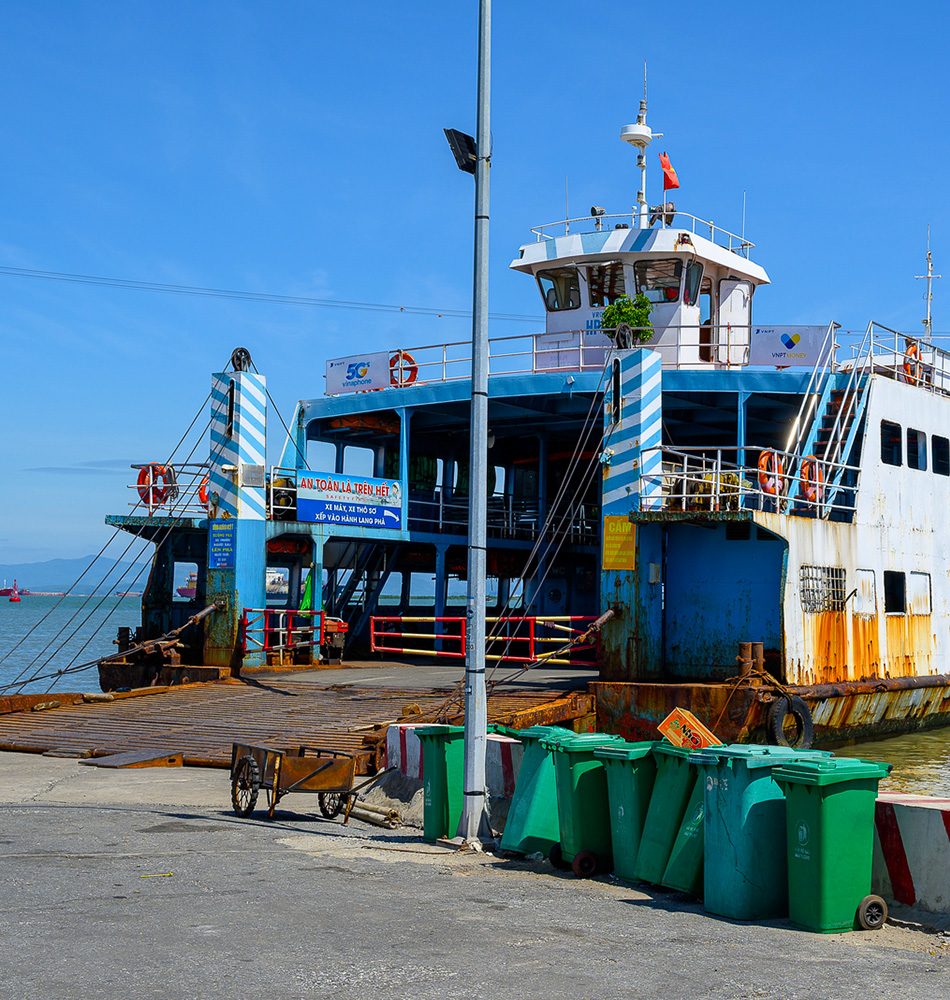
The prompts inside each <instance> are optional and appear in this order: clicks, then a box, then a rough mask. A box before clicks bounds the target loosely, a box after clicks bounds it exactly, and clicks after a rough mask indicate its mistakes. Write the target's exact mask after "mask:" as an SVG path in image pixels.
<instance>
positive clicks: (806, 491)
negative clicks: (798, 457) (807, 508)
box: [799, 455, 825, 503]
mask: <svg viewBox="0 0 950 1000" xmlns="http://www.w3.org/2000/svg"><path fill="white" fill-rule="evenodd" d="M799 477H800V479H801V483H800V492H801V495H802V496H803V497H804V498H805V499H806V500H808V501H809V502H810V503H815V502H816V501H818V502H820V501H821V498H822V495H823V494H824V489H825V474H824V472H823V471H822V468H821V462H819V461H818V457H817V456H816V455H806V456H805V457H804V458H803V459H802V467H801V470H800V473H799Z"/></svg>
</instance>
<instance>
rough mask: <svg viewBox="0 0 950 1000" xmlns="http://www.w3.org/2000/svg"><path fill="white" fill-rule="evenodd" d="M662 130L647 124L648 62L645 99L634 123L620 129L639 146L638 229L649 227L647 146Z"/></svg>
mask: <svg viewBox="0 0 950 1000" xmlns="http://www.w3.org/2000/svg"><path fill="white" fill-rule="evenodd" d="M662 135H663V133H662V132H651V131H650V126H649V125H647V64H646V62H644V64H643V100H642V101H641V102H640V111H639V113H638V114H637V121H636V124H634V125H624V127H623V128H622V129H621V130H620V138H621V139H623V141H624V142H629V143H630V145H631V146H636V147H637V166H638V167H639V168H640V188H639V190H638V191H637V208H636V212H635V213H634V216H633V224H634V226H635V227H636V228H638V229H649V224H648V223H649V218H650V213H649V209H648V208H647V157H646V150H647V146H649V145H650V140H651V139H653V138H654V136H655V137H656V138H660V137H661V136H662Z"/></svg>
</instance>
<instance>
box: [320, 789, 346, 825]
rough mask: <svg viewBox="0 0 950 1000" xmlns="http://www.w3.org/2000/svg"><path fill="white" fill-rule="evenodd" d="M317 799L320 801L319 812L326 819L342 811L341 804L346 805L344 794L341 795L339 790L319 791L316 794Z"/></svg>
mask: <svg viewBox="0 0 950 1000" xmlns="http://www.w3.org/2000/svg"><path fill="white" fill-rule="evenodd" d="M317 801H318V802H319V803H320V812H322V813H323V815H324V816H326V818H327V819H333V818H334V817H335V816H339V815H340V813H341V812H343V806H344V805H346V796H345V795H341V794H340V793H339V792H320V793H319V794H318V795H317Z"/></svg>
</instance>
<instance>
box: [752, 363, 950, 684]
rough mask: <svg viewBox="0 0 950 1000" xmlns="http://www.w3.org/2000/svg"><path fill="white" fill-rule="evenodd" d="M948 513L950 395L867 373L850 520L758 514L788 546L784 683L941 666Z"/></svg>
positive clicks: (946, 614) (949, 663)
mask: <svg viewBox="0 0 950 1000" xmlns="http://www.w3.org/2000/svg"><path fill="white" fill-rule="evenodd" d="M948 510H950V399H948V398H947V397H946V396H944V395H939V394H933V393H931V392H929V391H927V390H926V389H923V388H920V387H917V386H913V385H906V384H902V383H901V382H899V381H895V380H894V379H891V378H886V377H884V376H882V375H875V376H872V378H871V385H870V394H869V397H868V411H867V416H866V421H865V432H864V442H863V447H862V449H861V472H860V482H859V488H858V490H857V494H856V504H855V512H854V520H853V522H852V523H850V524H849V523H844V522H829V521H824V520H820V519H815V518H803V517H794V516H788V515H782V514H778V513H766V512H757V513H756V515H755V517H756V520H757V521H759V523H760V524H761V525H762V526H763V527H764V528H767V529H768V530H769V531H771V532H774V533H775V534H776V535H779V536H781V537H783V538H784V539H785V540H786V542H787V546H788V549H787V566H786V575H785V593H784V599H783V619H784V638H785V657H784V659H785V677H786V680H787V682H788V683H794V684H821V683H830V682H834V681H847V680H861V679H865V678H876V677H883V678H898V677H912V676H931V675H937V674H946V673H947V672H948V671H950V659H948V640H950V602H948V595H950V536H948V533H947V531H946V524H947V515H948ZM908 696H911V697H912V696H913V695H912V693H911V692H908Z"/></svg>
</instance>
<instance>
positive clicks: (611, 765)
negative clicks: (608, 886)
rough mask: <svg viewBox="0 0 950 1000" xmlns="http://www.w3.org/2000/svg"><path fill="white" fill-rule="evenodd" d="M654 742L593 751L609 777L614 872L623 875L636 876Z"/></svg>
mask: <svg viewBox="0 0 950 1000" xmlns="http://www.w3.org/2000/svg"><path fill="white" fill-rule="evenodd" d="M654 745H655V742H654V741H653V740H651V741H649V742H645V743H620V742H618V743H617V744H615V745H608V746H603V747H600V748H598V749H597V750H595V751H594V756H595V757H596V758H597V759H598V760H601V761H603V764H604V772H605V774H606V776H607V801H608V804H609V806H610V840H611V845H612V847H613V856H614V874H615V875H619V876H620V878H626V879H632V878H633V868H634V865H635V863H636V860H637V851H639V850H640V838H641V836H642V835H643V824H644V822H645V821H646V817H647V810H648V809H649V808H650V796H651V795H652V794H653V783H654V781H655V780H656V760H655V759H654V757H653V754H652V753H651V752H650V751H651V750H652V749H653V747H654ZM522 766H523V765H522Z"/></svg>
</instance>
